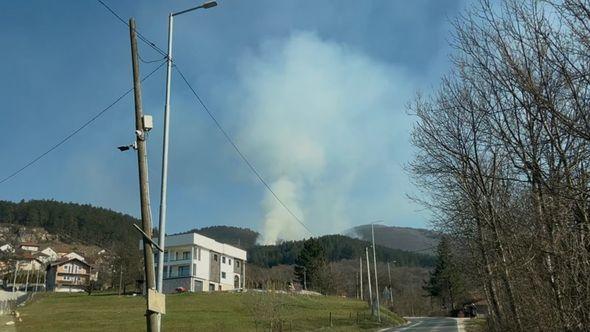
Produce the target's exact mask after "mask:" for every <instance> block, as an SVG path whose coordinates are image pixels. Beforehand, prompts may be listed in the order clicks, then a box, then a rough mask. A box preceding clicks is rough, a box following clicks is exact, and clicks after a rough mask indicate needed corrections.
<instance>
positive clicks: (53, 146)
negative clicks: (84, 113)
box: [0, 61, 166, 184]
mask: <svg viewBox="0 0 590 332" xmlns="http://www.w3.org/2000/svg"><path fill="white" fill-rule="evenodd" d="M164 64H166V61H163V62H162V63H161V64H160V65H159V66H157V67H156V69H154V70H152V71H151V72H150V73H149V74H147V75H146V76H145V77H144V78H142V79H141V81H142V82H143V81H145V80H146V79H148V78H149V77H150V76H152V75H153V74H154V73H155V72H156V71H158V69H160V68H162V66H164ZM131 91H133V88H130V89H129V90H127V91H125V92H124V93H123V94H122V95H120V96H119V97H118V98H117V99H115V101H113V102H112V103H110V104H109V105H108V106H107V107H105V108H104V109H102V110H101V111H100V112H98V113H96V114H95V115H94V116H92V117H91V118H90V119H89V120H88V121H86V122H84V123H83V124H82V125H81V126H80V127H78V128H77V129H76V130H74V131H73V132H71V133H70V134H69V135H67V136H66V137H64V138H63V139H61V140H60V141H58V142H57V143H55V144H54V145H52V146H51V147H50V148H49V149H47V150H45V152H43V153H41V154H40V155H38V156H37V157H35V158H33V159H32V160H31V161H29V162H28V163H26V164H25V165H24V166H22V167H21V168H19V169H17V170H16V171H14V172H13V173H11V174H10V175H8V176H6V177H5V178H3V179H2V180H0V184H3V183H4V182H6V181H8V180H10V179H12V178H13V177H15V176H17V175H18V174H19V173H21V172H22V171H24V170H25V169H27V168H29V167H30V166H32V165H33V164H35V163H36V162H38V161H39V160H40V159H41V158H43V157H45V156H46V155H48V154H49V153H51V152H52V151H53V150H55V149H57V148H58V147H59V146H60V145H62V144H64V143H65V142H67V141H69V140H70V139H71V138H72V137H74V136H75V135H76V134H78V133H79V132H80V131H82V130H83V129H84V128H86V127H88V126H89V125H90V124H91V123H92V122H94V121H96V120H97V119H98V118H100V117H101V116H102V115H103V114H104V113H106V112H107V111H108V110H110V109H111V108H112V107H113V106H115V105H116V104H117V103H119V102H120V101H121V100H122V99H123V98H125V97H126V96H127V95H129V94H130V93H131Z"/></svg>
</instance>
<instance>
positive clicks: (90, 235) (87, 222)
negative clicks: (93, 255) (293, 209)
mask: <svg viewBox="0 0 590 332" xmlns="http://www.w3.org/2000/svg"><path fill="white" fill-rule="evenodd" d="M138 222H139V221H138V220H137V219H135V218H133V217H132V216H129V215H125V214H122V213H118V212H115V211H111V210H108V209H104V208H100V207H94V206H91V205H82V204H76V203H63V202H57V201H53V200H32V201H21V202H19V203H14V202H8V201H0V223H4V224H12V225H17V226H19V227H24V228H28V229H31V228H42V229H45V230H46V231H47V232H48V234H49V235H47V236H51V237H52V239H53V240H55V241H59V242H62V243H70V244H76V243H78V244H85V245H93V246H98V247H102V248H105V249H107V250H111V251H113V252H117V253H119V254H120V256H129V257H128V259H129V260H131V261H133V260H134V258H133V257H139V252H138V251H137V245H136V244H137V242H138V240H139V235H138V234H137V232H136V231H135V230H134V229H133V227H131V225H132V224H133V223H138ZM381 227H383V226H381ZM358 229H359V231H361V234H362V231H363V228H362V227H361V228H358ZM396 230H399V228H396ZM407 230H411V229H407ZM190 231H196V232H198V233H200V234H203V235H205V236H209V237H211V238H213V239H215V240H217V241H220V242H224V243H229V244H232V245H236V246H239V247H241V248H244V249H246V250H248V256H249V261H250V263H251V264H255V265H259V266H261V267H272V266H276V265H292V264H294V263H295V259H296V258H297V256H298V255H299V252H300V251H301V248H302V247H303V243H304V241H303V240H299V241H286V242H282V243H279V244H277V245H264V246H262V245H256V240H257V238H258V236H259V234H258V233H257V232H255V231H253V230H251V229H248V228H240V227H233V226H211V227H205V228H201V229H192V230H190ZM190 231H187V232H190ZM414 231H415V233H416V234H422V235H421V237H419V236H417V235H413V236H406V237H405V239H406V242H404V243H408V244H413V245H414V246H413V247H412V246H409V245H408V244H407V245H406V247H408V246H409V247H411V248H417V247H419V248H424V247H425V246H428V245H432V243H433V242H432V241H431V242H426V240H424V239H428V237H427V235H428V234H427V233H425V232H427V231H425V230H414ZM420 232H422V233H420ZM376 233H377V234H376V239H377V243H378V244H380V246H378V247H377V260H379V261H384V262H385V261H394V260H395V261H397V262H398V263H399V264H400V265H403V266H422V267H430V266H432V264H433V259H432V257H430V256H427V255H423V254H421V253H412V252H406V251H403V250H399V249H397V248H395V247H393V248H392V247H388V245H391V243H394V244H395V243H398V244H399V243H401V242H400V241H398V240H394V241H390V238H391V237H387V236H388V235H389V234H399V231H397V233H396V232H391V231H389V228H388V229H379V232H376ZM406 233H407V234H410V233H409V232H406ZM369 234H370V232H369ZM398 238H399V236H398ZM408 239H412V241H409V240H408ZM31 240H32V239H31ZM319 240H320V243H321V245H322V246H323V247H324V250H325V251H326V253H327V256H328V257H327V258H328V260H329V261H331V262H336V261H340V260H346V259H354V258H358V257H364V252H365V251H364V250H365V247H367V246H369V243H368V242H366V241H363V240H361V239H355V238H351V237H349V236H344V235H325V236H322V237H320V238H319ZM419 240H421V241H422V242H420V241H419ZM37 241H38V240H37ZM422 244H424V245H422ZM420 245H422V246H420ZM129 250H132V251H133V253H129V254H130V255H128V254H125V255H123V253H124V252H127V251H129Z"/></svg>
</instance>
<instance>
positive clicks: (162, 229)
mask: <svg viewBox="0 0 590 332" xmlns="http://www.w3.org/2000/svg"><path fill="white" fill-rule="evenodd" d="M173 20H174V15H172V14H170V15H168V53H167V56H166V104H165V106H164V144H163V147H162V179H161V187H160V215H159V219H160V220H159V222H158V245H159V246H160V248H162V251H160V252H159V253H158V281H157V283H156V288H157V290H158V292H160V293H161V292H162V290H163V287H162V283H163V279H164V250H165V243H164V242H165V240H166V206H167V205H166V198H167V190H168V138H169V131H168V129H169V128H170V80H171V78H172V27H173Z"/></svg>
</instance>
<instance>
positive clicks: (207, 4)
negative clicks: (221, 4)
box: [201, 1, 217, 9]
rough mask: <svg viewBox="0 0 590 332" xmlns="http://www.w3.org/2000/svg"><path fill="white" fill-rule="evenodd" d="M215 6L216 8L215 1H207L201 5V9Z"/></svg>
mask: <svg viewBox="0 0 590 332" xmlns="http://www.w3.org/2000/svg"><path fill="white" fill-rule="evenodd" d="M215 6H217V1H207V2H205V3H204V4H202V5H201V7H203V8H204V9H209V8H213V7H215Z"/></svg>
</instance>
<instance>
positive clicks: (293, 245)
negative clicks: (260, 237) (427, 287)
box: [248, 235, 434, 267]
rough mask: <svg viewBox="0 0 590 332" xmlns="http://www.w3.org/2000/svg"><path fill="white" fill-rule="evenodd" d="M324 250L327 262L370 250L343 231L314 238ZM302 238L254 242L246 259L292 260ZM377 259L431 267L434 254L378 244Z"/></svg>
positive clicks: (267, 264)
mask: <svg viewBox="0 0 590 332" xmlns="http://www.w3.org/2000/svg"><path fill="white" fill-rule="evenodd" d="M317 239H318V241H319V243H320V245H321V246H322V247H323V249H324V251H325V252H326V256H327V257H326V259H327V260H328V261H329V262H337V261H340V260H343V259H358V258H362V259H365V248H366V247H369V250H371V243H370V242H368V241H364V240H360V239H353V238H351V237H348V236H345V235H324V236H320V237H318V238H317ZM304 243H305V240H298V241H285V242H282V243H279V244H276V245H265V246H256V247H253V248H251V249H250V250H248V261H249V262H250V263H251V264H256V265H260V266H265V267H271V266H275V265H281V264H285V265H292V264H295V260H296V259H297V257H298V255H299V253H300V252H301V250H302V249H303V244H304ZM376 254H377V260H378V261H380V262H394V261H395V262H397V263H398V264H399V265H401V266H421V267H431V266H433V264H434V257H433V256H430V255H425V254H421V253H413V252H408V251H403V250H399V249H392V248H387V247H384V246H380V245H377V247H376Z"/></svg>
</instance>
